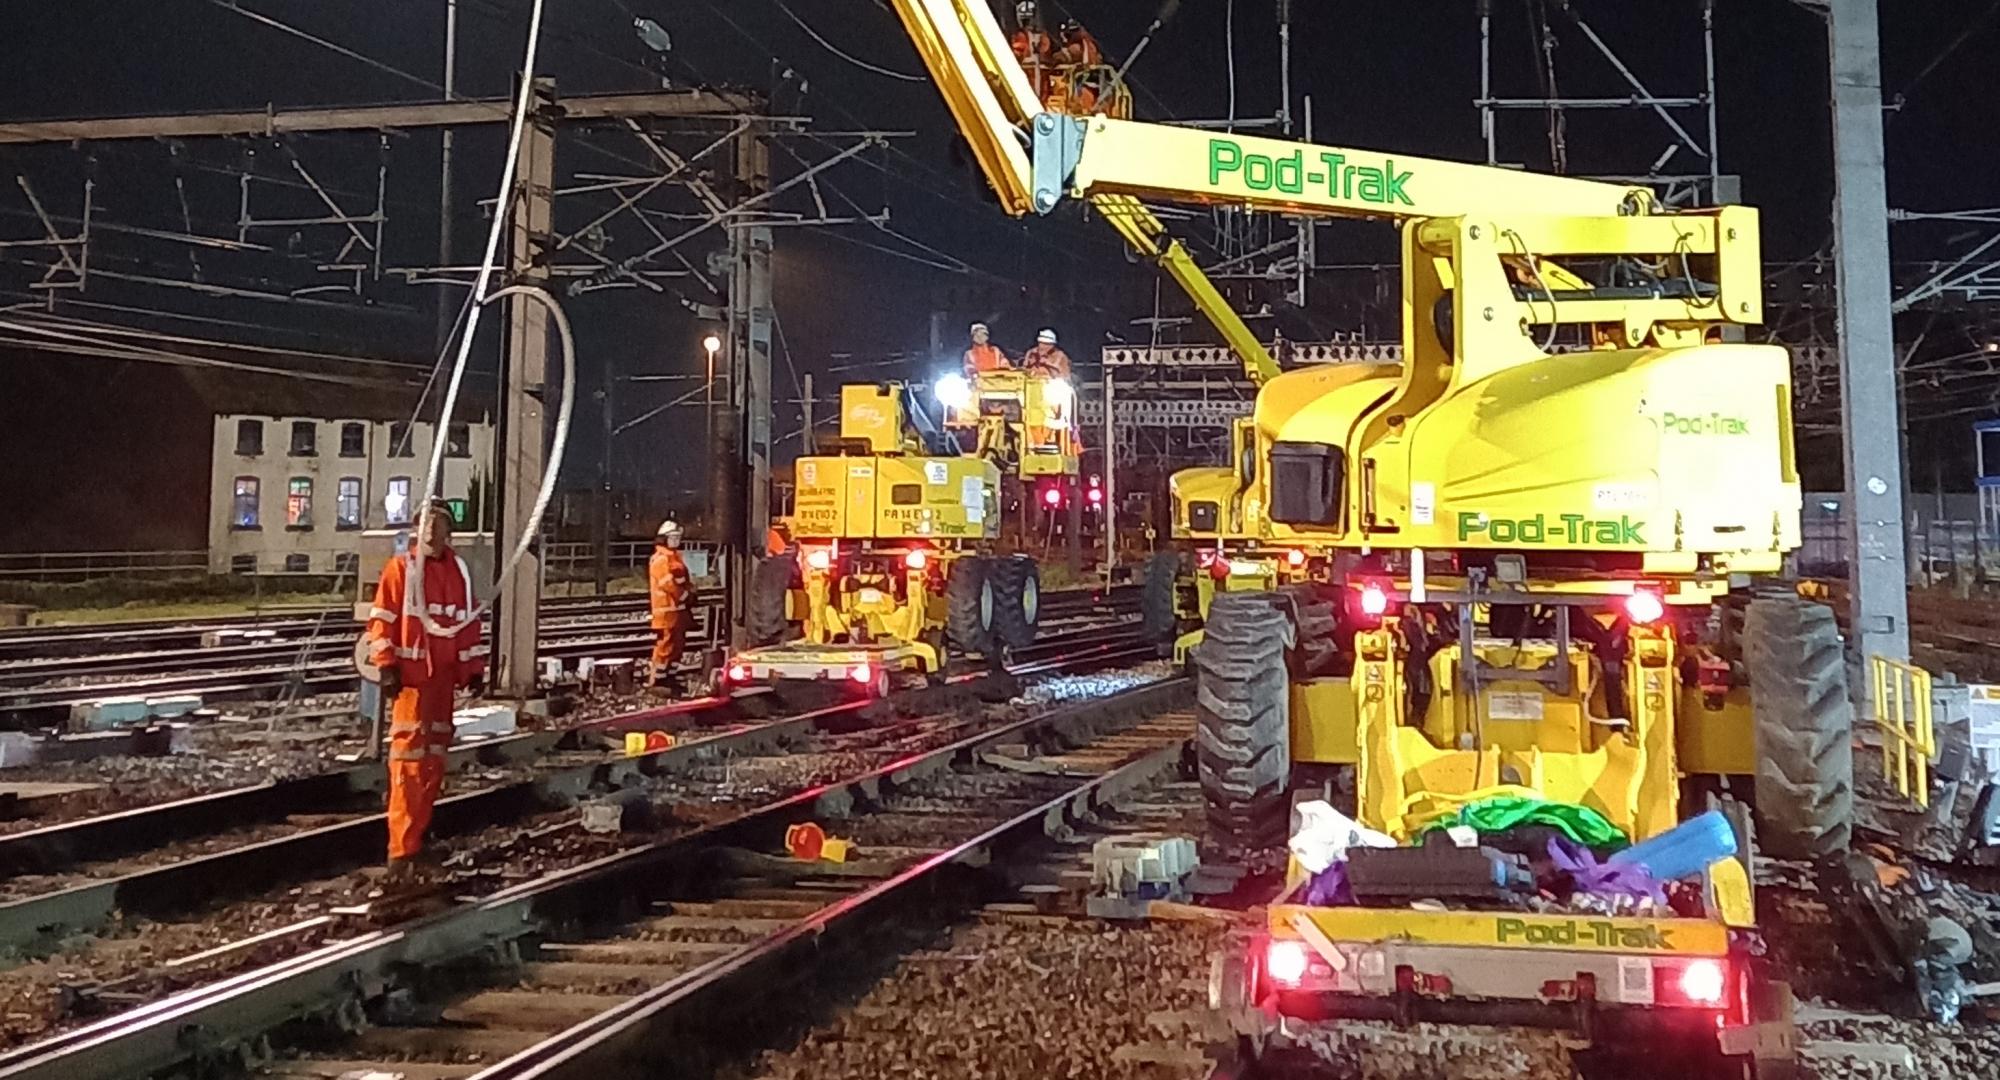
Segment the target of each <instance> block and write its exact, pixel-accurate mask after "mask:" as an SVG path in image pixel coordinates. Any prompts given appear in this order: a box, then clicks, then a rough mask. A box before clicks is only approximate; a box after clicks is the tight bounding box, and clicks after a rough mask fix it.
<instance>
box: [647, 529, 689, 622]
mask: <svg viewBox="0 0 2000 1080" xmlns="http://www.w3.org/2000/svg"><path fill="white" fill-rule="evenodd" d="M646 580H647V584H648V585H649V586H650V590H651V592H652V596H653V629H655V630H667V629H672V628H673V627H675V625H676V624H678V623H680V622H681V618H682V615H681V613H682V612H683V611H685V610H686V609H687V605H688V600H689V595H688V594H689V592H690V591H691V590H690V588H689V585H688V568H687V560H685V559H683V558H681V553H680V552H678V551H676V550H674V549H673V548H667V547H655V548H654V549H653V558H652V560H651V561H649V562H648V563H647V564H646Z"/></svg>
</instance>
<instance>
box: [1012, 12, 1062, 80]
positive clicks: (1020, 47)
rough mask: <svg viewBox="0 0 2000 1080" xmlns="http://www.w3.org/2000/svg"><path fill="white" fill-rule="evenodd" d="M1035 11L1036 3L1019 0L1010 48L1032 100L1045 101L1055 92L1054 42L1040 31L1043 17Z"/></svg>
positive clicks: (1044, 31) (1046, 33) (1043, 31)
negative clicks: (1032, 90)
mask: <svg viewBox="0 0 2000 1080" xmlns="http://www.w3.org/2000/svg"><path fill="white" fill-rule="evenodd" d="M1036 7H1037V5H1036V3H1035V0H1021V2H1020V3H1017V4H1015V5H1014V36H1013V38H1012V39H1011V40H1010V42H1009V44H1011V45H1012V46H1013V48H1014V59H1016V60H1019V61H1020V62H1021V67H1022V68H1024V69H1026V71H1027V72H1028V83H1029V85H1031V86H1033V87H1034V88H1035V100H1036V101H1047V100H1048V99H1049V94H1050V92H1051V91H1052V90H1054V88H1055V74H1056V69H1055V42H1053V41H1051V40H1050V39H1049V32H1048V31H1047V30H1044V29H1042V17H1041V15H1040V14H1039V13H1038V12H1037V11H1036Z"/></svg>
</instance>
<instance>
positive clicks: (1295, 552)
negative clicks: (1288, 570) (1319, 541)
mask: <svg viewBox="0 0 2000 1080" xmlns="http://www.w3.org/2000/svg"><path fill="white" fill-rule="evenodd" d="M1285 561H1286V562H1288V563H1290V564H1292V565H1293V566H1304V565H1305V564H1306V553H1305V552H1303V551H1300V550H1299V549H1298V548H1293V549H1292V550H1290V551H1287V552H1285Z"/></svg>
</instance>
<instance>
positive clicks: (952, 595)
mask: <svg viewBox="0 0 2000 1080" xmlns="http://www.w3.org/2000/svg"><path fill="white" fill-rule="evenodd" d="M988 565H989V564H988V562H987V560H986V559H984V558H980V557H976V556H974V557H969V558H962V559H959V560H957V561H955V562H953V563H952V564H951V571H950V574H949V575H948V576H947V577H946V579H945V589H944V591H945V636H946V638H947V639H948V640H949V642H950V644H951V647H952V648H953V649H955V650H957V651H959V652H965V653H977V654H979V655H981V656H986V655H990V654H991V653H992V651H993V647H994V635H993V626H992V624H991V623H990V622H989V621H988V620H987V618H986V615H985V610H984V604H983V601H982V596H983V594H984V593H985V591H986V589H987V588H988V585H987V573H988ZM995 606H996V607H997V606H998V605H995ZM995 614H997V612H995Z"/></svg>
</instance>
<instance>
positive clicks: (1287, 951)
mask: <svg viewBox="0 0 2000 1080" xmlns="http://www.w3.org/2000/svg"><path fill="white" fill-rule="evenodd" d="M1308 959H1309V957H1307V956H1306V947H1305V943H1304V942H1300V941H1272V942H1271V943H1270V944H1268V945H1266V946H1264V970H1265V971H1267V972H1269V973H1270V975H1271V981H1273V982H1276V983H1282V984H1283V985H1285V986H1297V985H1298V984H1299V981H1300V980H1301V979H1304V978H1305V977H1306V961H1307V960H1308Z"/></svg>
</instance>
